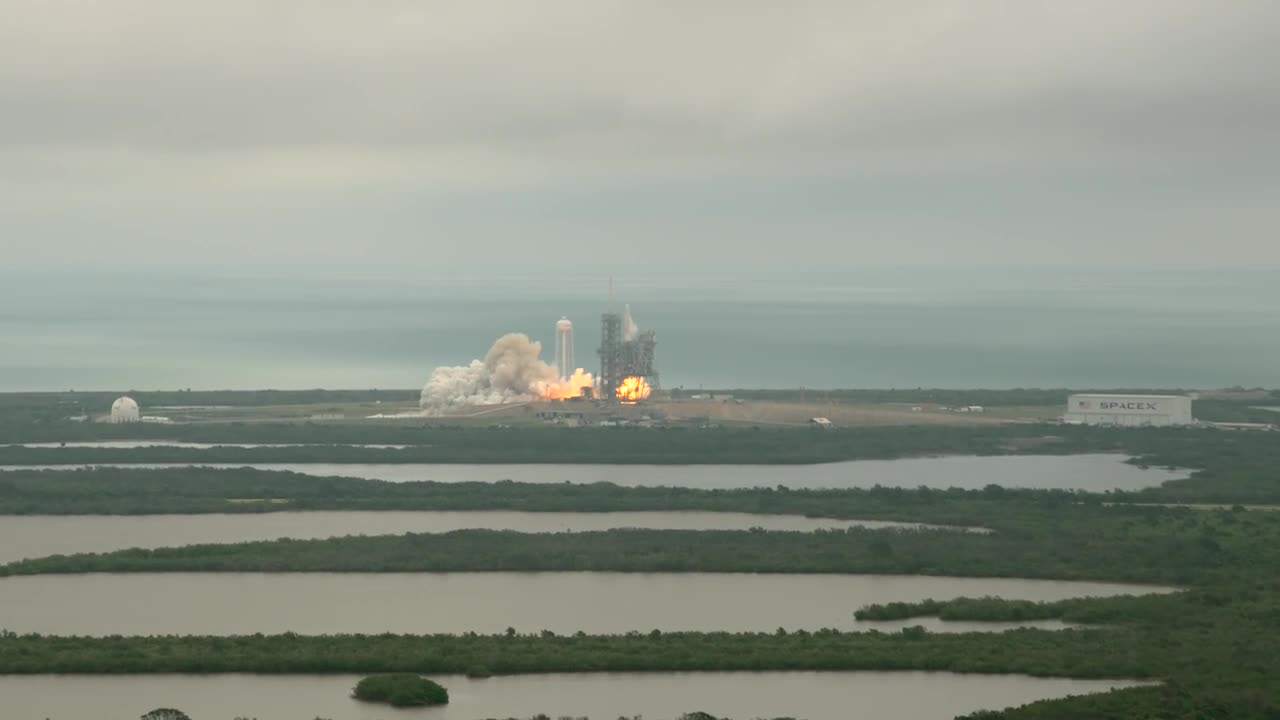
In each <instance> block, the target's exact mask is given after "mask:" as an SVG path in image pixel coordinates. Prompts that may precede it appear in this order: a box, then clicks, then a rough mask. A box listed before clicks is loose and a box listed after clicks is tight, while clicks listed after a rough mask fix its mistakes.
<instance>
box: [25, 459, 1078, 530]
mask: <svg viewBox="0 0 1280 720" xmlns="http://www.w3.org/2000/svg"><path fill="white" fill-rule="evenodd" d="M729 472H732V470H730V471H729ZM777 479H778V480H779V481H783V480H785V479H786V471H785V469H780V470H779V472H778V476H777ZM1101 497H1103V496H1084V495H1079V494H1075V493H1070V492H1065V491H1025V490H1002V489H998V488H994V487H993V488H989V489H987V490H978V491H965V490H958V489H952V490H904V489H898V488H871V489H849V490H790V489H787V488H785V487H776V488H775V487H765V488H748V489H715V490H703V489H696V488H684V487H620V486H617V485H613V484H611V483H604V482H601V483H572V484H571V483H555V484H551V483H517V482H511V481H500V482H496V483H486V482H465V483H450V482H431V481H423V482H406V483H393V482H383V481H380V480H364V479H357V478H341V477H324V478H318V477H314V476H311V475H304V474H300V473H292V472H282V471H268V470H256V469H253V468H228V469H214V468H205V467H172V468H138V469H135V468H122V467H99V468H90V469H81V468H76V469H66V470H25V469H23V470H11V471H6V472H3V473H0V515H35V514H54V515H68V514H93V515H141V514H155V513H262V512H286V511H304V510H454V511H456V510H525V511H533V512H621V511H646V510H652V511H710V512H746V513H757V514H774V515H776V514H785V515H808V516H815V517H816V516H822V517H832V518H863V519H882V520H896V519H903V520H908V521H918V522H919V521H922V522H932V523H936V524H952V525H972V524H976V523H977V522H978V521H981V520H987V519H990V518H991V517H992V516H993V515H994V514H997V513H995V512H993V511H994V510H997V509H1000V508H1008V507H1010V506H1014V507H1019V508H1021V507H1026V508H1037V507H1039V508H1043V509H1054V508H1058V507H1061V506H1063V505H1068V504H1072V503H1075V502H1081V501H1091V502H1099V501H1100V498H1101Z"/></svg>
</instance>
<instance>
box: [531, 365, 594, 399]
mask: <svg viewBox="0 0 1280 720" xmlns="http://www.w3.org/2000/svg"><path fill="white" fill-rule="evenodd" d="M595 384H596V381H595V378H593V377H591V373H589V372H583V370H582V368H578V369H577V370H574V371H573V374H572V375H570V376H569V377H567V378H560V379H559V380H557V381H556V382H553V383H548V384H546V385H543V386H542V387H541V388H540V390H539V394H540V395H541V396H542V399H543V400H568V399H569V398H576V397H579V396H582V395H586V396H587V397H591V396H592V394H593V393H594V390H593V388H594V387H595Z"/></svg>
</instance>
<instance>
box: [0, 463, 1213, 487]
mask: <svg viewBox="0 0 1280 720" xmlns="http://www.w3.org/2000/svg"><path fill="white" fill-rule="evenodd" d="M1125 460H1126V457H1125V456H1124V455H1113V454H1089V455H996V456H959V455H957V456H944V457H927V458H904V459H899V460H853V461H849V462H838V463H824V464H819V465H592V464H551V463H548V464H530V465H499V464H492V465H486V464H471V465H462V464H423V463H406V464H395V463H201V465H203V466H205V467H222V468H226V467H254V468H259V469H262V470H287V471H290V472H296V473H303V474H306V475H316V476H343V477H357V478H367V479H373V480H386V481H390V482H410V481H416V480H434V481H437V482H467V481H471V482H497V481H499V480H514V481H517V482H527V483H562V482H569V483H593V482H611V483H614V484H616V485H623V486H674V487H690V488H704V489H714V488H740V487H773V486H776V485H783V486H786V487H790V488H870V487H874V486H876V485H881V486H885V487H905V488H916V487H929V488H938V489H946V488H951V487H956V488H965V489H980V488H983V487H986V486H987V485H1001V486H1004V487H1026V488H1042V489H1043V488H1060V489H1067V490H1090V491H1095V492H1101V491H1106V490H1140V489H1142V488H1145V487H1153V486H1157V485H1160V484H1161V483H1163V482H1165V481H1166V480H1172V479H1175V478H1181V477H1186V476H1187V471H1185V470H1170V469H1168V468H1147V469H1143V468H1140V467H1138V466H1136V465H1133V464H1130V463H1127V462H1125ZM100 465H101V466H107V467H120V466H127V467H181V466H183V465H184V464H175V463H147V464H119V463H102V464H100ZM67 467H75V465H69V466H68V465H62V466H58V465H39V466H28V467H27V468H26V469H33V468H50V469H54V468H67ZM17 469H23V468H22V467H21V466H12V465H10V466H2V467H0V470H17Z"/></svg>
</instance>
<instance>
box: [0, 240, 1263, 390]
mask: <svg viewBox="0 0 1280 720" xmlns="http://www.w3.org/2000/svg"><path fill="white" fill-rule="evenodd" d="M263 272H265V271H263ZM329 272H331V273H337V272H338V271H329ZM610 273H613V274H617V275H618V278H617V289H618V290H617V296H618V300H619V302H629V303H631V305H632V308H633V311H634V313H635V317H636V319H637V321H638V322H639V324H640V325H641V326H642V327H646V328H653V329H656V330H657V333H658V341H659V344H658V360H659V370H660V371H661V373H662V378H663V381H664V383H665V384H666V385H668V386H671V387H675V386H685V387H689V388H696V387H699V386H706V387H730V388H731V387H797V386H801V385H803V386H806V387H810V388H833V387H838V388H847V387H900V388H902V387H906V388H914V387H955V388H974V387H992V388H1010V387H1077V388H1113V387H1158V388H1176V387H1225V386H1231V385H1236V384H1239V385H1244V386H1247V387H1251V386H1266V387H1275V386H1280V365H1277V364H1276V363H1275V362H1273V361H1272V358H1275V357H1277V356H1280V313H1276V312H1275V308H1277V307H1280V271H1275V270H1256V271H1248V270H1245V271H1227V270H1221V271H1214V272H1203V271H1200V270H1195V271H1158V270H1134V269H1110V270H1108V269H1072V268H1066V269H1063V268H1051V269H1040V270H1035V269H1026V268H1009V269H996V270H974V269H962V268H946V269H920V268H916V269H904V270H890V269H876V270H862V271H856V270H855V271H848V270H843V269H840V270H822V269H818V270H813V271H808V272H801V271H796V270H787V271H779V270H758V269H743V268H724V269H718V270H711V271H694V270H685V269H680V268H679V267H677V266H676V264H675V263H673V264H672V265H671V266H670V267H669V268H668V269H665V270H663V271H661V272H656V271H654V270H639V269H634V268H628V269H627V270H626V272H625V273H622V274H619V272H618V270H617V269H614V270H608V269H603V270H600V271H590V270H583V269H567V270H562V271H559V272H551V271H548V270H541V271H533V270H530V271H523V272H516V273H509V272H508V273H504V272H499V271H497V270H491V269H487V268H486V269H484V270H483V271H471V272H454V273H448V272H447V271H445V270H433V269H432V268H417V267H415V268H413V269H412V271H411V274H410V272H409V271H406V272H404V273H402V274H400V275H392V274H390V273H385V274H383V275H380V276H364V277H354V276H338V275H336V274H331V275H329V276H320V275H317V274H316V272H315V271H314V270H312V271H310V272H309V273H292V274H284V273H279V274H275V275H263V274H258V275H254V274H252V273H244V272H242V273H240V274H238V275H234V276H233V275H230V274H226V275H221V276H219V275H215V274H203V275H199V274H192V273H191V272H190V271H165V272H148V273H137V274H134V275H130V274H128V273H124V272H116V273H114V274H109V273H101V272H98V273H74V272H71V271H61V272H53V271H48V272H21V271H15V270H8V271H5V270H0V338H3V341H2V342H3V346H2V348H0V391H4V390H57V389H68V388H75V389H82V390H83V389H118V390H124V389H127V388H185V387H193V388H198V389H212V388H246V389H249V388H264V387H272V388H312V387H331V388H336V387H384V388H385V387H395V388H416V387H421V385H422V384H423V382H425V380H426V378H427V375H428V374H429V372H430V370H431V368H433V367H435V366H437V365H458V364H465V363H467V362H469V361H470V360H471V359H472V358H476V357H480V356H482V355H483V354H484V352H485V351H486V350H487V349H488V348H489V345H490V344H491V343H492V342H493V340H494V339H495V338H496V337H498V336H499V335H502V334H504V333H507V332H512V331H521V332H526V333H529V334H531V335H532V336H533V337H534V338H535V339H540V340H542V342H543V344H544V346H545V347H548V348H549V347H551V345H552V343H551V341H552V339H553V332H554V331H553V326H554V323H555V321H556V320H557V319H558V318H559V317H560V316H561V315H568V316H569V317H570V318H571V319H572V320H574V321H575V333H576V339H577V357H578V358H580V359H582V361H584V364H586V365H587V366H588V367H587V369H588V370H592V369H594V368H593V367H591V366H592V365H594V362H592V361H591V358H592V357H593V350H594V348H596V347H597V346H598V345H599V328H598V318H599V316H600V313H601V312H602V311H603V310H604V309H605V307H606V302H607V301H606V282H607V281H606V278H607V277H608V275H609V274H610Z"/></svg>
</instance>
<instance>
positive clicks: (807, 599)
mask: <svg viewBox="0 0 1280 720" xmlns="http://www.w3.org/2000/svg"><path fill="white" fill-rule="evenodd" d="M1169 590H1170V589H1169V588H1159V587H1151V586H1141V585H1124V584H1117V583H1091V582H1068V581H1059V580H1023V579H1013V578H955V577H923V576H903V575H784V574H776V575H766V574H747V573H572V572H546V573H513V572H494V573H350V574H342V573H136V574H131V573H122V574H91V575H35V576H17V577H7V578H3V579H0V628H7V629H9V630H13V631H16V632H38V633H48V634H60V635H112V634H120V635H166V634H175V635H186V634H193V635H246V634H253V633H258V632H261V633H279V632H285V631H293V632H297V633H300V634H303V635H320V634H333V633H382V632H396V633H412V634H431V633H461V632H468V631H475V632H480V633H500V632H503V631H504V630H505V629H506V628H507V627H508V626H510V627H514V628H516V630H518V631H520V632H526V633H527V632H538V631H541V630H551V631H553V632H556V633H561V634H570V633H574V632H577V631H579V630H581V631H583V632H586V633H588V634H609V633H623V632H628V631H631V630H639V631H649V630H652V629H655V628H657V629H660V630H664V631H670V630H690V631H692V630H697V631H714V630H726V631H758V632H769V631H773V630H776V629H777V628H778V627H785V628H787V629H788V630H798V629H808V630H817V629H820V628H824V627H831V628H840V629H845V630H853V629H855V628H857V627H864V628H865V627H874V626H873V625H870V624H859V623H855V621H854V619H853V611H854V610H856V609H857V608H859V607H862V606H863V605H867V604H870V603H886V602H893V601H918V600H924V599H926V598H934V599H944V598H946V599H949V598H954V597H959V596H969V597H979V596H984V595H997V596H1000V597H1004V598H1009V599H1023V600H1046V601H1047V600H1060V599H1064V598H1070V597H1082V596H1109V595H1119V594H1142V593H1149V592H1161V591H1169ZM161 599H162V600H161ZM934 622H935V625H936V626H939V627H941V625H940V624H938V623H937V621H934ZM912 624H916V623H912ZM920 624H926V625H927V623H920Z"/></svg>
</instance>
